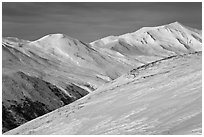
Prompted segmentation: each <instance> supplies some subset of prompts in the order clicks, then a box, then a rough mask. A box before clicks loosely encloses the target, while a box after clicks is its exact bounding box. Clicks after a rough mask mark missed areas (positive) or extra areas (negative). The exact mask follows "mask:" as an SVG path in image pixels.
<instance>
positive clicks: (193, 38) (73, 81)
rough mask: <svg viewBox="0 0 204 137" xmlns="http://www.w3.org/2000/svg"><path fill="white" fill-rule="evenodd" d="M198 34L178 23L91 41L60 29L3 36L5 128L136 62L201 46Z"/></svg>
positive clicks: (91, 87)
mask: <svg viewBox="0 0 204 137" xmlns="http://www.w3.org/2000/svg"><path fill="white" fill-rule="evenodd" d="M201 36H202V34H201V31H199V30H196V29H192V28H189V27H186V26H184V25H181V24H180V23H178V22H176V23H172V24H169V25H164V26H159V27H146V28H142V29H140V30H138V31H136V32H134V33H129V34H124V35H121V36H109V37H106V38H103V39H101V40H98V41H95V42H93V43H91V44H87V43H84V42H82V41H80V40H77V39H74V38H71V37H69V36H67V35H64V34H50V35H47V36H44V37H42V38H40V39H38V40H36V41H28V40H21V39H17V38H12V37H7V38H3V41H2V80H3V81H2V86H3V88H2V89H3V91H2V96H3V118H4V120H3V131H4V132H5V131H8V130H9V129H12V128H15V127H16V126H19V125H21V124H23V123H25V122H27V121H29V120H31V119H34V118H36V117H38V116H41V115H43V114H46V113H48V112H50V111H52V110H55V109H57V108H59V107H61V106H64V105H66V104H69V103H71V102H73V101H75V100H77V99H79V98H81V97H83V96H85V95H87V94H88V93H91V92H92V91H94V90H96V89H99V88H101V87H102V88H103V87H104V86H107V83H108V82H112V81H113V80H114V79H116V78H118V77H120V76H121V75H123V74H125V73H127V72H129V71H130V70H132V69H134V68H137V67H138V66H142V65H144V64H147V63H149V62H152V61H155V60H158V59H162V58H164V57H169V56H171V55H177V54H184V53H191V52H195V51H200V50H201V42H202V37H201ZM50 103H51V104H52V105H50ZM31 108H33V111H32V110H31ZM28 110H29V111H30V113H32V114H30V113H29V116H28V115H27V114H26V113H28Z"/></svg>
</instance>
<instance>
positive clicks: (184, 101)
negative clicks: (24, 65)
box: [6, 52, 202, 135]
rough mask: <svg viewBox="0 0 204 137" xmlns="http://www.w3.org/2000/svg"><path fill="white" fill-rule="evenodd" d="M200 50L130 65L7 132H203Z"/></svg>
mask: <svg viewBox="0 0 204 137" xmlns="http://www.w3.org/2000/svg"><path fill="white" fill-rule="evenodd" d="M201 62H202V53H201V52H199V53H194V54H187V55H182V56H181V55H180V56H172V57H168V58H166V59H162V60H159V61H155V62H152V63H150V64H147V65H144V66H141V67H139V68H137V69H134V70H132V71H131V72H130V73H129V74H127V75H123V76H121V77H120V78H118V79H116V80H114V81H112V82H110V83H107V84H106V85H105V86H103V87H101V88H99V89H97V90H96V91H95V92H92V93H90V94H89V95H87V96H85V97H84V98H82V99H80V100H77V101H76V102H74V103H72V104H70V105H67V106H65V107H62V108H60V109H57V110H55V111H53V112H51V113H48V114H46V115H44V116H42V117H39V118H37V119H35V120H33V121H30V122H28V123H26V124H24V125H22V126H20V127H18V128H16V129H14V130H11V131H9V132H7V133H6V134H8V135H9V134H10V135H12V134H201V133H202V77H201V73H202V65H201Z"/></svg>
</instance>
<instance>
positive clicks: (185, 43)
mask: <svg viewBox="0 0 204 137" xmlns="http://www.w3.org/2000/svg"><path fill="white" fill-rule="evenodd" d="M91 45H93V46H94V47H100V48H102V49H104V48H107V49H110V50H114V51H117V52H119V53H121V54H123V55H127V56H134V57H135V58H137V59H141V60H142V58H144V57H143V56H152V57H154V56H156V57H167V56H171V55H175V54H183V53H191V52H195V51H201V50H202V46H201V45H202V33H201V31H200V30H196V29H192V28H190V27H186V26H184V25H182V24H180V23H178V22H174V23H171V24H168V25H163V26H158V27H143V28H141V29H139V30H137V31H136V32H133V33H127V34H124V35H120V36H108V37H105V38H102V39H100V40H96V41H94V42H92V43H91Z"/></svg>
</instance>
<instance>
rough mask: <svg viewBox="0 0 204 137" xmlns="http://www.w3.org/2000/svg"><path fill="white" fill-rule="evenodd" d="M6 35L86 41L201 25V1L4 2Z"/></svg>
mask: <svg viewBox="0 0 204 137" xmlns="http://www.w3.org/2000/svg"><path fill="white" fill-rule="evenodd" d="M2 14H3V15H2V28H3V36H4V37H7V36H10V37H18V38H22V39H27V40H36V39H38V38H40V37H42V36H44V35H47V34H50V33H64V34H67V35H69V36H71V37H74V38H77V39H79V40H82V41H84V42H91V41H94V40H97V39H99V38H102V37H105V36H109V35H120V34H124V33H127V32H133V31H136V30H138V29H139V28H141V27H144V26H147V27H150V26H159V25H163V24H168V23H172V22H175V21H178V22H180V23H182V24H184V25H186V26H190V27H194V28H197V29H202V3H201V2H199V3H198V2H197V3H177V2H176V3H166V2H164V3H158V2H154V3H149V2H144V3H139V2H135V3H130V2H128V3H124V2H123V3H98V2H96V3H82V2H77V3H69V2H66V3H30V2H28V3H26V2H24V3H22V2H21V3H11V2H10V3H9V2H6V3H5V2H4V3H3V4H2Z"/></svg>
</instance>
